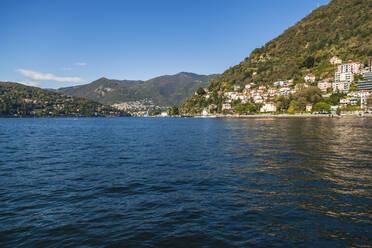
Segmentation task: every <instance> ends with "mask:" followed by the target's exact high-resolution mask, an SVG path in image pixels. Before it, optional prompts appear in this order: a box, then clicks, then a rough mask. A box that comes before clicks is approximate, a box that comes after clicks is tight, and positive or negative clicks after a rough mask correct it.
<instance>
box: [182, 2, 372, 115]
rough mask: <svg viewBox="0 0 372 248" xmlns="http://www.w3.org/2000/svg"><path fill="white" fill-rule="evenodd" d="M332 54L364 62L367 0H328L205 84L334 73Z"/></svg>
mask: <svg viewBox="0 0 372 248" xmlns="http://www.w3.org/2000/svg"><path fill="white" fill-rule="evenodd" d="M332 56H339V57H340V58H341V59H342V60H343V61H348V60H353V61H359V62H362V63H364V64H367V63H368V58H369V57H370V56H372V1H371V0H349V1H344V0H332V1H331V2H330V3H329V4H328V5H325V6H321V7H319V8H317V9H316V10H314V11H312V12H311V13H310V14H309V15H308V16H306V17H305V18H303V19H302V20H301V21H300V22H298V23H297V24H295V25H294V26H292V27H290V28H289V29H287V30H286V31H285V32H284V33H283V34H282V35H280V36H279V37H277V38H275V39H273V40H271V41H270V42H268V43H267V44H266V45H265V46H263V47H261V48H257V49H255V50H254V51H253V52H252V53H251V55H250V56H249V57H247V58H246V59H245V60H244V61H242V62H241V63H240V64H238V65H236V66H233V67H231V68H229V69H228V70H226V71H225V72H224V73H223V74H222V75H221V76H219V77H218V78H217V79H216V80H214V81H213V82H212V83H211V84H210V85H209V89H210V90H211V91H217V90H220V89H221V90H231V89H232V88H233V86H234V85H241V86H243V85H244V84H246V83H251V82H252V83H255V84H256V85H257V86H258V85H272V83H273V82H274V81H278V80H288V79H294V80H295V83H299V82H303V77H304V76H305V75H306V74H307V73H313V74H315V76H316V78H317V79H324V78H327V77H333V76H334V71H335V66H334V65H332V64H330V62H329V60H330V58H331V57H332ZM195 104H198V102H197V101H196V102H195ZM186 105H187V108H188V109H190V108H192V105H193V103H192V102H190V100H189V101H188V102H186ZM185 110H186V111H187V109H185Z"/></svg>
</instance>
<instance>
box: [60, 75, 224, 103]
mask: <svg viewBox="0 0 372 248" xmlns="http://www.w3.org/2000/svg"><path fill="white" fill-rule="evenodd" d="M216 76H217V75H216V74H211V75H200V74H196V73H192V72H179V73H177V74H173V75H162V76H158V77H154V78H151V79H149V80H146V81H142V80H116V79H107V78H105V77H101V78H99V79H97V80H94V81H93V82H91V83H89V84H84V85H78V86H72V87H64V88H59V89H57V91H58V92H61V93H64V94H68V95H73V96H80V97H85V98H88V99H91V100H95V101H98V102H101V103H103V104H117V103H123V102H128V101H136V100H142V99H152V101H153V102H154V103H155V104H156V105H159V106H167V107H170V106H174V105H180V104H182V103H183V101H184V100H185V99H186V98H187V97H190V96H191V95H192V94H193V93H194V92H195V91H196V90H197V89H198V88H200V87H206V86H207V85H208V83H209V82H210V81H211V80H212V79H214V78H215V77H216Z"/></svg>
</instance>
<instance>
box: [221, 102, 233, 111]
mask: <svg viewBox="0 0 372 248" xmlns="http://www.w3.org/2000/svg"><path fill="white" fill-rule="evenodd" d="M230 109H231V104H230V103H224V104H222V111H223V110H230Z"/></svg>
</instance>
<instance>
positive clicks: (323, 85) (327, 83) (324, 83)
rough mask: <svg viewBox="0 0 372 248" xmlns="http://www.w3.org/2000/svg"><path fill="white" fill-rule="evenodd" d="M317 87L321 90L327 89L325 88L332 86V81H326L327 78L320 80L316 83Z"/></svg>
mask: <svg viewBox="0 0 372 248" xmlns="http://www.w3.org/2000/svg"><path fill="white" fill-rule="evenodd" d="M318 88H319V89H320V90H321V91H327V89H330V88H332V83H331V82H330V81H328V80H324V81H320V82H319V83H318Z"/></svg>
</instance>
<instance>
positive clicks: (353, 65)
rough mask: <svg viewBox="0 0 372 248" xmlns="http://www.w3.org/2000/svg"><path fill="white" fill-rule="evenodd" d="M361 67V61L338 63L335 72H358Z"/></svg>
mask: <svg viewBox="0 0 372 248" xmlns="http://www.w3.org/2000/svg"><path fill="white" fill-rule="evenodd" d="M362 67H363V65H362V64H361V63H357V62H350V63H346V64H342V65H339V66H338V68H337V69H338V70H337V72H340V73H345V72H351V73H353V74H359V73H360V69H361V68H362Z"/></svg>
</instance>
